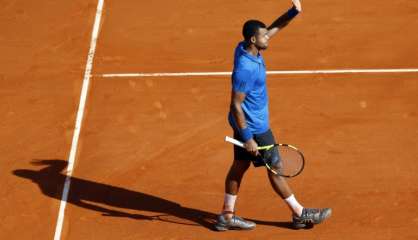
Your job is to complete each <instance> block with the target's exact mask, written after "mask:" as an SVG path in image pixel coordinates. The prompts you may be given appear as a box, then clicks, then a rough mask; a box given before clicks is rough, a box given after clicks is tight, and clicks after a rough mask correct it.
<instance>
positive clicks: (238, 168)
mask: <svg viewBox="0 0 418 240" xmlns="http://www.w3.org/2000/svg"><path fill="white" fill-rule="evenodd" d="M292 3H293V6H292V8H290V9H289V10H288V11H287V12H286V13H284V14H283V15H281V16H280V17H279V18H278V19H277V20H275V21H274V22H273V23H272V24H271V26H269V27H266V25H265V24H264V23H262V22H260V21H258V20H249V21H247V22H246V23H245V24H244V26H243V32H242V33H243V36H244V41H242V42H240V43H239V44H238V46H237V48H236V49H235V56H234V57H235V59H234V70H233V73H232V91H231V106H230V112H229V115H228V120H229V123H230V125H231V127H232V129H233V130H234V138H236V139H238V140H240V141H242V142H244V147H245V149H242V148H239V147H236V146H234V161H233V164H232V166H231V168H230V170H229V172H228V175H227V177H226V180H225V198H224V204H223V209H222V213H221V214H220V215H219V216H218V220H217V222H216V225H215V228H216V229H217V230H218V231H226V230H230V229H253V228H254V227H255V223H254V222H251V221H247V220H244V219H242V218H240V217H238V216H236V215H235V214H234V206H235V201H236V198H237V194H238V190H239V186H240V183H241V180H242V177H243V176H244V173H245V172H246V171H247V169H248V168H249V166H250V165H251V162H252V163H253V165H254V166H255V167H258V166H264V163H263V162H262V160H261V158H260V153H259V152H258V150H257V147H258V146H259V145H260V146H265V145H271V144H274V143H276V141H275V138H274V135H273V133H272V131H271V130H270V124H269V106H268V94H267V87H266V66H265V64H264V59H263V57H262V56H261V54H260V51H261V50H265V49H267V47H268V40H269V39H270V38H271V37H273V36H274V35H275V34H276V33H277V32H278V31H280V30H281V29H283V28H284V27H285V26H287V24H288V23H289V22H290V21H291V20H292V19H293V18H294V17H295V16H296V15H297V14H298V13H299V12H301V10H302V8H301V4H300V1H299V0H292ZM269 161H271V162H272V164H273V166H276V167H277V168H278V167H279V164H280V156H279V153H278V152H277V149H276V151H275V152H274V154H272V156H271V158H270V159H269ZM267 172H268V177H269V180H270V183H271V185H272V187H273V189H274V190H275V192H276V193H277V194H278V195H279V196H280V197H281V198H282V199H284V201H285V202H286V204H287V205H288V206H289V208H290V210H291V211H292V221H293V227H295V228H304V227H307V226H308V225H309V226H311V225H312V224H318V223H321V222H322V221H323V220H325V219H326V218H328V217H329V216H330V215H331V209H330V208H323V209H319V208H304V207H303V206H302V205H301V204H300V203H299V202H298V201H297V200H296V198H295V196H294V194H293V192H292V190H291V189H290V187H289V185H288V184H287V182H286V179H285V178H283V177H280V176H278V175H274V174H272V173H271V172H270V171H267Z"/></svg>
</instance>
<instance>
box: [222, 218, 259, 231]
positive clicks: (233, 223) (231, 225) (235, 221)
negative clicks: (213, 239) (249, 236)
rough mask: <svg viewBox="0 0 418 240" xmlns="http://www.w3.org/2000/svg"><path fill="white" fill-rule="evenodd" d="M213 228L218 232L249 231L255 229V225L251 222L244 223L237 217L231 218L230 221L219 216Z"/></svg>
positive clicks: (244, 221)
mask: <svg viewBox="0 0 418 240" xmlns="http://www.w3.org/2000/svg"><path fill="white" fill-rule="evenodd" d="M215 228H216V230H218V231H226V230H232V229H235V230H250V229H253V228H255V223H254V222H251V221H246V220H244V219H242V218H240V217H238V216H235V215H234V216H232V218H231V219H229V220H226V219H225V217H224V216H223V215H222V214H221V215H219V216H218V221H217V222H216V224H215Z"/></svg>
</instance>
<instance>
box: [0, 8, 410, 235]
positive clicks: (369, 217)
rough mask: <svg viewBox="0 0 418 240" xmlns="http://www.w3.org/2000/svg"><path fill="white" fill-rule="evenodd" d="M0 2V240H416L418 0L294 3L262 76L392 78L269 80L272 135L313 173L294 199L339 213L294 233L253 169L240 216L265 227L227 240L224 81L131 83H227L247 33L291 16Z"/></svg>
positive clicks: (228, 155) (299, 181) (299, 183)
mask: <svg viewBox="0 0 418 240" xmlns="http://www.w3.org/2000/svg"><path fill="white" fill-rule="evenodd" d="M1 2H2V3H1V7H0V29H1V32H2V33H1V34H0V53H1V55H0V56H1V57H0V66H1V67H0V94H1V101H0V112H1V113H2V118H1V119H2V120H1V122H2V123H1V124H0V141H1V142H0V156H1V157H0V159H1V160H0V169H1V175H0V182H1V187H0V212H1V217H0V239H19V240H21V239H54V238H55V239H77V240H79V239H101V240H102V239H152V240H157V239H159V240H163V239H167V240H168V239H179V240H189V239H190V240H192V239H199V240H205V239H263V240H268V239H291V240H297V239H321V240H335V239H359V240H366V239H376V240H377V239H379V240H386V239H418V202H417V200H418V184H417V183H418V174H417V172H418V163H417V156H418V146H417V140H418V70H416V71H409V72H408V71H404V70H402V69H417V68H418V48H417V43H418V32H417V31H416V29H418V2H416V1H410V0H399V1H390V0H381V1H360V0H352V1H330V0H317V1H303V2H302V4H303V10H304V12H303V13H302V14H301V15H300V16H298V17H297V18H296V19H295V20H294V21H293V22H292V23H291V24H290V25H289V26H288V27H287V28H286V29H284V30H283V31H282V32H280V33H279V34H278V35H277V37H275V38H273V39H272V40H271V41H270V47H269V49H268V50H267V51H266V52H264V53H263V56H264V58H265V60H266V64H267V70H271V71H288V70H293V71H300V70H323V69H330V70H344V69H380V70H385V69H386V70H388V69H399V71H394V72H384V71H382V72H371V73H360V72H353V73H313V72H312V73H305V74H291V73H289V74H271V75H268V77H267V79H268V80H267V81H268V87H269V96H270V112H271V126H272V129H273V130H274V132H275V134H276V136H277V138H278V140H279V141H280V142H285V143H291V144H294V145H297V146H298V147H299V148H300V149H302V151H303V152H304V154H305V156H306V158H307V159H306V160H307V164H306V166H305V167H306V169H305V170H304V172H303V173H302V174H301V175H300V176H298V177H296V178H293V179H291V180H290V185H291V186H292V188H293V189H294V191H295V193H296V196H297V198H298V199H299V201H300V202H301V203H303V204H304V205H306V206H307V207H331V208H332V209H333V215H332V217H331V218H330V219H329V220H327V221H326V222H324V223H323V224H320V225H317V226H315V227H314V228H312V229H307V230H305V229H304V230H294V229H292V228H291V222H290V221H291V218H290V211H289V210H288V209H287V206H286V205H285V204H284V203H283V201H282V200H281V199H280V198H279V197H278V196H276V195H275V194H274V193H273V191H272V189H271V187H270V185H269V183H268V179H267V176H266V171H265V170H264V169H262V168H257V169H256V168H251V169H250V171H249V172H248V173H247V175H246V176H245V178H244V180H243V183H242V188H241V191H240V194H239V198H238V201H237V206H236V210H237V214H239V215H240V216H242V217H244V218H247V219H250V220H252V221H255V222H256V223H257V228H256V229H255V230H252V231H228V232H216V231H214V230H213V222H214V220H215V218H216V215H217V214H218V213H219V212H220V209H221V207H222V201H223V195H224V193H223V191H224V179H225V175H226V173H227V171H228V168H229V166H230V164H231V162H232V147H231V145H230V144H227V143H225V142H224V137H225V136H226V135H231V129H230V127H229V125H228V122H227V113H228V110H229V109H228V108H229V100H230V99H229V98H230V76H228V75H218V76H213V75H210V74H209V75H202V76H189V75H182V76H146V75H144V76H142V75H138V73H193V72H195V73H196V72H199V73H215V72H228V71H231V70H232V65H233V50H234V48H235V46H236V44H237V43H238V42H239V41H241V38H242V37H241V27H242V24H243V22H244V21H245V20H247V19H250V18H257V19H260V20H262V21H264V22H266V23H267V24H269V23H271V22H272V21H273V20H274V19H275V18H276V17H278V16H279V15H280V14H282V13H283V12H284V11H286V10H287V9H288V8H289V7H290V6H291V5H290V4H291V1H290V0H288V1H287V0H286V1H271V0H269V1H259V2H254V1H236V0H233V1H219V0H214V1H192V0H173V1H161V0H156V1H133V0H126V1H105V2H104V5H103V7H102V11H98V10H97V9H98V1H96V0H83V1H82V0H75V1H45V0H40V1H23V0H13V1H1ZM99 2H100V0H99ZM97 16H100V18H99V22H97ZM94 26H96V27H97V29H96V31H97V39H93V41H92V36H94V32H95V30H94ZM93 45H94V46H93ZM92 47H93V48H92ZM92 50H94V51H93V54H90V58H88V55H89V52H90V53H92ZM89 67H91V69H90V70H89ZM86 69H87V70H86ZM127 73H136V74H137V76H134V75H135V74H134V75H131V76H127V75H123V74H127ZM106 74H114V75H106ZM86 81H88V82H89V86H88V88H86V89H88V91H87V92H86V95H85V102H84V103H85V106H84V107H82V106H81V102H82V99H83V96H82V89H83V83H84V84H85V83H86ZM80 112H82V114H83V115H82V116H83V117H82V119H80V120H77V113H80ZM77 123H79V124H81V125H80V128H77ZM77 129H78V130H79V133H80V134H79V136H78V137H77V142H76V144H74V140H73V139H74V136H75V133H76V132H77ZM72 151H73V153H71V152H72ZM71 154H73V155H72V157H71ZM71 161H73V162H71ZM69 162H70V163H71V165H70V166H68V163H69ZM72 164H74V165H72ZM69 169H70V171H68V170H69ZM66 179H67V181H70V183H71V184H70V185H69V188H68V189H69V194H68V195H67V196H68V198H67V199H66V200H63V198H62V197H63V191H64V189H65V184H64V182H65V181H66ZM64 195H65V194H64ZM63 206H65V208H64V209H63V208H62V207H63ZM60 210H61V211H62V212H61V211H60ZM58 225H61V226H60V227H58Z"/></svg>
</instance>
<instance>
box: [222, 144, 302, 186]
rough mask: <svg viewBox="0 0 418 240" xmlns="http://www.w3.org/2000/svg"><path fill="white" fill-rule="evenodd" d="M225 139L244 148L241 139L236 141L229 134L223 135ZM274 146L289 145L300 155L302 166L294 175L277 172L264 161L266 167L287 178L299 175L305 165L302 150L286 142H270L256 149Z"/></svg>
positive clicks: (267, 148) (266, 148)
mask: <svg viewBox="0 0 418 240" xmlns="http://www.w3.org/2000/svg"><path fill="white" fill-rule="evenodd" d="M225 141H226V142H229V143H232V144H234V145H236V146H238V147H241V148H245V146H244V143H243V142H241V141H238V140H236V139H235V138H231V137H229V136H225ZM274 146H283V147H289V148H291V149H293V150H295V151H296V152H297V153H298V154H299V155H300V156H301V157H302V168H301V169H300V170H299V171H298V172H297V173H296V174H294V175H283V174H281V173H279V172H277V171H275V170H274V169H272V168H271V167H270V166H269V165H268V164H267V163H266V162H265V163H264V165H265V166H266V168H267V169H268V170H269V171H270V172H272V173H273V174H275V175H280V176H282V177H288V178H290V177H296V176H297V175H299V174H300V173H301V172H302V171H303V168H304V167H305V157H304V156H303V154H302V152H301V151H300V150H299V149H298V148H297V147H295V146H293V145H290V144H286V143H276V144H271V145H266V146H259V147H257V149H258V150H269V149H271V148H273V147H274Z"/></svg>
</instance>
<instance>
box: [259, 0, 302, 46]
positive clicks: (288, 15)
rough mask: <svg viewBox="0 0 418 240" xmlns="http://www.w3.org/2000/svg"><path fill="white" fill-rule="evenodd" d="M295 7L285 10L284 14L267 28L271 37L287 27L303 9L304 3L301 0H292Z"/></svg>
mask: <svg viewBox="0 0 418 240" xmlns="http://www.w3.org/2000/svg"><path fill="white" fill-rule="evenodd" d="M292 3H293V7H292V8H291V9H289V11H287V12H285V13H284V14H283V15H281V16H280V17H278V18H277V19H276V20H275V21H274V22H273V23H272V24H271V25H270V26H269V27H268V28H267V29H268V32H267V36H268V37H269V38H271V37H273V36H274V35H275V34H276V33H278V32H279V31H280V30H282V29H283V28H284V27H286V26H287V25H288V24H289V23H290V21H291V20H292V19H293V18H294V17H295V16H296V15H297V14H298V13H300V12H301V11H302V5H301V3H300V0H292Z"/></svg>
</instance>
